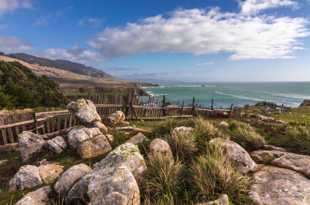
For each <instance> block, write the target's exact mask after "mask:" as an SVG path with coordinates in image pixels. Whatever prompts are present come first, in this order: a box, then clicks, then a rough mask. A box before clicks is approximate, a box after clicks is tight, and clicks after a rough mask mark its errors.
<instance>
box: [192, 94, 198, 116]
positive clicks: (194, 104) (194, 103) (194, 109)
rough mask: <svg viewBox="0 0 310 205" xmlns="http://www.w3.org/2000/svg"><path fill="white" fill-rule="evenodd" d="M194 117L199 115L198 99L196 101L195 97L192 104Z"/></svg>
mask: <svg viewBox="0 0 310 205" xmlns="http://www.w3.org/2000/svg"><path fill="white" fill-rule="evenodd" d="M192 115H193V116H196V115H197V113H196V99H195V97H193V102H192Z"/></svg>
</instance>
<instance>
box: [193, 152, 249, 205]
mask: <svg viewBox="0 0 310 205" xmlns="http://www.w3.org/2000/svg"><path fill="white" fill-rule="evenodd" d="M192 172H193V173H192V176H193V183H194V185H195V188H196V189H197V190H198V194H199V196H200V200H201V201H210V200H214V199H216V198H217V197H218V196H219V195H220V194H227V195H228V196H229V198H230V199H231V200H232V202H233V203H234V204H238V205H246V204H249V203H248V202H249V199H248V197H247V193H248V189H249V185H250V178H249V177H247V176H243V175H242V174H240V173H239V172H237V171H236V170H235V169H234V168H233V165H232V164H231V162H230V160H229V159H228V158H227V156H226V155H225V154H224V152H223V151H222V150H221V149H220V148H217V147H209V149H208V152H207V153H206V154H205V155H202V156H199V157H198V158H197V159H196V161H195V162H194V163H193V165H192Z"/></svg>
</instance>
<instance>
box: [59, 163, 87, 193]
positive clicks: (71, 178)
mask: <svg viewBox="0 0 310 205" xmlns="http://www.w3.org/2000/svg"><path fill="white" fill-rule="evenodd" d="M91 170H92V169H91V168H90V167H89V166H87V165H86V164H78V165H74V166H72V167H70V168H69V169H68V170H66V171H65V172H64V173H63V174H62V175H61V176H60V177H59V178H58V180H57V182H56V183H55V185H54V190H55V191H56V193H57V194H59V195H60V196H65V195H66V193H67V192H68V191H69V190H70V188H71V187H72V186H73V185H74V183H75V182H77V181H78V180H79V179H80V178H81V177H83V176H84V175H86V174H87V173H89V172H90V171H91Z"/></svg>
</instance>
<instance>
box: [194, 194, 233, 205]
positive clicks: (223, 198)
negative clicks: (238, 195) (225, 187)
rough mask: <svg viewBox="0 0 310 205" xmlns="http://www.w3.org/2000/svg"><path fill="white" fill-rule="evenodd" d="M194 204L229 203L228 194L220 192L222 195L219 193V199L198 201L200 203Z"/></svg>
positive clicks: (221, 204)
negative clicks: (204, 201)
mask: <svg viewBox="0 0 310 205" xmlns="http://www.w3.org/2000/svg"><path fill="white" fill-rule="evenodd" d="M196 205H229V199H228V196H227V195H226V194H222V195H220V197H219V199H217V200H215V201H210V202H206V203H200V204H196Z"/></svg>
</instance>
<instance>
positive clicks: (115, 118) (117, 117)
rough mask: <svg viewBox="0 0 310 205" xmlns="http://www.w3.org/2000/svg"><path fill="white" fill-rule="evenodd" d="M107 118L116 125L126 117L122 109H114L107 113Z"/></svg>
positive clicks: (121, 122)
mask: <svg viewBox="0 0 310 205" xmlns="http://www.w3.org/2000/svg"><path fill="white" fill-rule="evenodd" d="M108 119H109V121H110V122H111V123H112V124H114V125H117V124H123V123H124V122H125V119H126V117H125V114H124V113H123V112H122V111H116V112H114V113H112V114H111V115H109V117H108Z"/></svg>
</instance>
